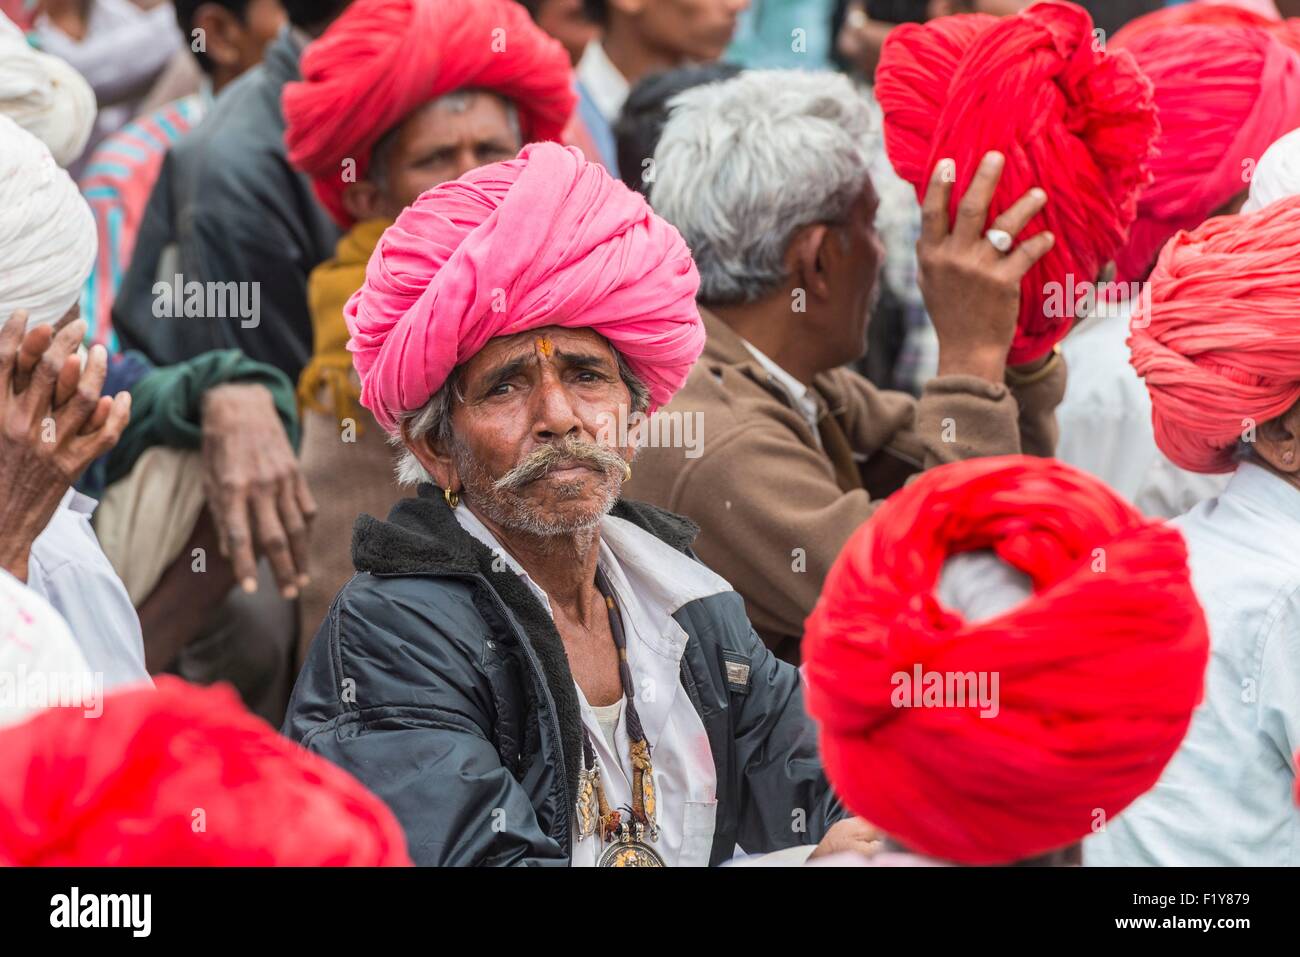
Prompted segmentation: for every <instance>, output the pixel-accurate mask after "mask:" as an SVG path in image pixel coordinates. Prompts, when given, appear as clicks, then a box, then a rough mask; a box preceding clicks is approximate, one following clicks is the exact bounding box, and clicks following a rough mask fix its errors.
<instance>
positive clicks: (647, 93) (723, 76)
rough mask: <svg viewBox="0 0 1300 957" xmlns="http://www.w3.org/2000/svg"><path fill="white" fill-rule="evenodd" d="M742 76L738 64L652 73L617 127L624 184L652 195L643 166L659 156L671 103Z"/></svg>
mask: <svg viewBox="0 0 1300 957" xmlns="http://www.w3.org/2000/svg"><path fill="white" fill-rule="evenodd" d="M738 73H740V67H738V66H736V65H735V64H732V63H710V64H707V65H705V66H684V67H679V68H678V69H676V70H669V71H668V72H666V73H652V74H651V75H650V76H647V77H644V78H643V79H642V80H641V81H640V82H638V83H637V85H636V86H634V87H633V88H632V92H631V93H629V94H628V97H627V102H626V103H624V104H623V112H622V113H621V114H620V115H619V118H618V122H617V123H615V124H614V139H615V142H616V145H617V150H618V170H619V175H620V176H622V178H623V182H624V183H626V184H627V185H628V186H629V187H630V188H632V189H634V190H636V191H637V192H638V193H642V194H645V193H647V192H648V189H649V186H648V184H647V183H646V182H645V181H644V180H643V179H642V169H643V167H642V163H643V162H644V161H645V160H647V159H649V158H650V157H652V156H654V155H655V147H657V146H658V145H659V137H660V136H662V135H663V132H664V126H665V125H666V124H667V123H668V101H669V100H671V99H672V98H673V97H675V96H676V95H677V94H678V93H685V92H686V91H687V90H690V89H693V88H694V87H697V86H704V85H705V84H706V83H719V82H721V81H723V80H730V79H731V78H732V77H733V76H735V75H736V74H738Z"/></svg>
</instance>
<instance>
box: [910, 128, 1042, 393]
mask: <svg viewBox="0 0 1300 957" xmlns="http://www.w3.org/2000/svg"><path fill="white" fill-rule="evenodd" d="M1005 162H1006V161H1005V159H1004V158H1003V156H1002V154H1001V153H986V154H985V156H984V159H983V160H982V161H981V163H980V167H979V170H978V171H977V172H976V173H975V177H974V179H972V180H971V184H970V187H969V188H968V189H967V190H966V194H965V195H964V196H963V197H962V198H961V202H960V203H959V204H958V206H957V220H956V222H955V223H954V224H953V227H952V229H951V230H949V228H948V208H949V205H950V203H951V200H952V182H953V179H954V178H955V177H954V175H953V168H952V165H951V164H952V161H951V160H941V161H940V162H939V163H938V164H936V166H935V170H934V175H933V176H932V177H931V178H930V185H929V188H928V189H927V190H926V194H925V202H924V203H923V204H922V209H921V239H920V241H919V242H918V243H917V246H916V252H917V265H918V268H919V272H918V276H917V283H918V285H919V286H920V288H921V295H922V296H923V297H924V299H925V307H926V310H927V311H928V312H929V313H930V319H931V320H932V321H933V322H934V330H935V333H936V334H937V336H938V338H939V374H940V375H976V376H980V377H981V378H984V379H987V380H989V381H991V382H1001V381H1002V380H1003V375H1004V374H1005V372H1006V360H1007V350H1009V349H1010V348H1011V340H1012V339H1013V338H1014V337H1015V333H1016V319H1017V318H1018V316H1019V314H1020V281H1021V280H1022V279H1024V277H1025V274H1026V273H1028V272H1029V270H1030V269H1031V268H1032V267H1033V265H1034V263H1036V262H1038V260H1040V259H1042V258H1043V257H1044V256H1045V255H1047V252H1048V251H1049V250H1050V249H1051V248H1052V245H1053V244H1054V243H1055V242H1056V239H1055V237H1054V236H1053V235H1052V234H1051V233H1049V232H1041V233H1038V234H1036V235H1034V236H1031V237H1030V238H1029V239H1027V240H1025V241H1024V242H1023V243H1020V244H1019V245H1017V246H1014V247H1013V248H1012V249H1011V252H1009V253H1001V252H998V250H997V249H995V248H994V246H993V244H992V243H991V242H989V241H988V239H986V238H985V236H984V233H985V225H984V224H985V222H986V221H987V220H988V212H989V204H990V203H991V202H992V201H993V193H994V190H996V189H997V185H998V181H999V180H1000V179H1001V178H1002V169H1003V166H1004V165H1005ZM1046 203H1047V194H1046V193H1045V192H1043V190H1041V189H1038V188H1037V187H1035V188H1034V189H1031V190H1030V191H1029V192H1027V193H1025V195H1024V196H1022V197H1020V199H1018V200H1016V201H1015V203H1013V204H1012V205H1011V206H1010V207H1009V208H1008V209H1007V210H1006V211H1005V212H1003V213H1002V215H1000V216H998V217H997V218H996V219H995V220H994V221H993V225H992V227H990V228H993V229H1001V230H1005V231H1006V232H1008V233H1010V234H1011V236H1012V237H1013V238H1014V237H1015V236H1017V235H1019V233H1020V231H1021V230H1022V229H1024V228H1025V226H1026V225H1028V224H1029V221H1030V220H1031V219H1033V218H1034V216H1036V215H1037V214H1038V213H1039V212H1040V211H1041V210H1042V208H1043V206H1044V205H1046Z"/></svg>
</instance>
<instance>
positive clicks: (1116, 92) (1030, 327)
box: [875, 3, 1158, 363]
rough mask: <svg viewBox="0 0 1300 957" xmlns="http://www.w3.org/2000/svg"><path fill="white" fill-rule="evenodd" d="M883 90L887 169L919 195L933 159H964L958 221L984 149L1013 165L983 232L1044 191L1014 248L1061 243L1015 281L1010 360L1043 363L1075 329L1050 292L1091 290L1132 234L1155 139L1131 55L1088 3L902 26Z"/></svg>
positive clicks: (883, 70)
mask: <svg viewBox="0 0 1300 957" xmlns="http://www.w3.org/2000/svg"><path fill="white" fill-rule="evenodd" d="M875 92H876V98H877V99H878V100H879V102H880V106H881V108H882V109H883V111H884V116H885V146H886V149H887V150H888V153H889V159H890V162H891V163H893V166H894V169H895V170H897V171H898V174H899V175H900V176H902V177H903V179H905V180H907V181H908V182H910V183H911V184H912V185H913V186H915V187H916V192H917V196H918V197H921V196H923V195H924V194H925V190H926V186H927V184H928V183H929V180H930V175H931V173H932V172H933V170H934V167H935V164H936V163H938V161H939V160H941V159H944V158H951V159H953V160H955V161H956V164H957V180H956V183H955V184H954V189H953V194H952V209H951V211H950V212H951V215H952V217H953V218H955V217H956V212H957V204H958V202H959V201H960V200H961V197H962V196H963V195H964V194H965V192H966V188H967V186H968V185H969V184H970V181H971V179H972V177H973V176H974V174H975V170H976V167H977V166H978V164H979V161H980V159H981V157H983V155H984V153H986V152H987V151H989V150H994V149H996V150H1000V151H1001V152H1002V153H1004V154H1005V155H1006V157H1007V163H1006V168H1005V170H1004V171H1003V174H1002V180H1001V182H1000V183H999V185H998V190H997V193H996V195H995V197H994V201H993V204H992V207H991V208H990V210H989V225H992V221H993V219H994V218H996V217H997V216H998V214H1000V213H1002V212H1003V211H1004V210H1005V209H1007V208H1008V207H1009V206H1011V205H1012V203H1014V202H1015V201H1016V200H1017V199H1019V198H1020V197H1021V196H1023V195H1024V194H1025V193H1026V192H1027V191H1028V190H1029V189H1030V188H1031V187H1033V186H1041V187H1042V188H1043V189H1045V190H1046V191H1047V195H1048V204H1047V207H1046V209H1045V210H1044V211H1043V212H1042V213H1040V214H1039V215H1038V216H1036V217H1035V218H1034V220H1033V222H1032V223H1031V224H1030V225H1029V226H1028V227H1027V228H1026V229H1025V230H1024V231H1023V232H1022V233H1021V234H1020V239H1021V240H1024V239H1028V238H1029V237H1030V236H1033V235H1034V234H1036V233H1039V232H1041V231H1043V230H1051V231H1052V232H1053V233H1054V234H1055V235H1056V245H1055V247H1054V248H1053V249H1052V251H1051V252H1049V253H1048V254H1047V255H1046V256H1045V257H1044V258H1043V259H1042V260H1040V261H1039V262H1038V264H1037V265H1035V266H1034V268H1033V269H1031V270H1030V272H1029V274H1028V275H1027V276H1026V277H1025V279H1024V281H1023V283H1022V285H1021V294H1020V320H1019V326H1018V328H1017V332H1016V337H1015V341H1014V342H1013V343H1012V346H1011V352H1010V355H1009V357H1008V358H1009V361H1010V362H1012V363H1021V362H1028V361H1030V360H1032V359H1036V358H1038V357H1040V356H1042V355H1043V354H1044V353H1046V352H1047V351H1048V350H1049V349H1051V347H1052V346H1053V345H1054V344H1055V343H1056V342H1057V341H1058V340H1060V339H1061V338H1062V337H1064V335H1065V334H1066V333H1067V332H1068V331H1069V329H1070V325H1071V323H1072V320H1073V317H1071V316H1068V315H1063V316H1056V315H1050V314H1049V313H1050V312H1051V310H1049V309H1046V308H1045V302H1046V301H1047V299H1048V298H1049V297H1050V296H1051V295H1052V293H1051V285H1050V284H1053V283H1056V284H1060V285H1061V287H1063V288H1071V289H1072V288H1074V287H1076V286H1078V287H1081V286H1083V285H1084V284H1085V283H1090V282H1092V281H1094V280H1095V279H1096V278H1097V276H1098V274H1099V273H1100V272H1101V269H1102V267H1103V266H1104V265H1105V264H1106V263H1107V262H1108V261H1109V260H1110V259H1111V258H1112V256H1113V255H1114V253H1115V251H1116V250H1117V249H1119V248H1120V246H1121V244H1122V243H1123V242H1124V240H1125V238H1126V236H1127V234H1128V227H1129V224H1130V223H1131V222H1132V221H1133V217H1134V215H1135V213H1136V208H1137V207H1136V200H1137V194H1138V191H1139V190H1140V189H1141V188H1142V187H1143V186H1144V185H1145V184H1146V183H1147V182H1148V181H1149V174H1148V165H1147V164H1148V160H1149V158H1150V156H1151V154H1152V148H1153V143H1154V141H1155V138H1156V133H1157V129H1158V125H1157V121H1156V115H1155V109H1154V106H1153V105H1152V99H1151V89H1150V84H1149V83H1147V81H1146V80H1145V79H1144V78H1143V77H1142V75H1141V73H1140V71H1139V70H1138V69H1137V67H1136V66H1135V65H1134V64H1133V61H1132V59H1131V58H1130V57H1128V55H1127V54H1118V55H1111V54H1108V53H1107V52H1105V49H1104V47H1101V45H1099V44H1096V43H1095V39H1094V36H1093V25H1092V18H1091V17H1090V16H1089V15H1088V13H1087V11H1085V10H1084V9H1083V8H1082V7H1079V6H1076V5H1075V4H1072V3H1039V4H1035V5H1034V6H1033V7H1030V8H1029V9H1028V10H1026V11H1024V12H1023V13H1020V14H1018V15H1016V16H1012V17H1003V18H997V17H991V16H985V15H979V14H972V15H965V16H950V17H941V18H939V19H936V20H932V21H930V22H929V23H926V24H923V25H922V24H905V25H903V26H900V27H897V28H896V29H894V30H893V31H892V32H891V33H890V34H889V39H888V40H886V42H885V45H884V49H883V50H882V52H881V56H880V65H879V67H878V69H877V70H876V88H875ZM1070 277H1072V282H1071V278H1070ZM1057 295H1058V296H1059V295H1060V293H1059V292H1058V293H1057ZM1067 295H1069V294H1068V293H1067Z"/></svg>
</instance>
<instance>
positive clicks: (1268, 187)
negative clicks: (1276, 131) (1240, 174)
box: [1241, 129, 1300, 213]
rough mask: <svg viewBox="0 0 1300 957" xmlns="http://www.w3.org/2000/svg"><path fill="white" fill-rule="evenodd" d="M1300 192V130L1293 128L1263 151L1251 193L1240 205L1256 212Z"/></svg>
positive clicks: (1245, 210)
mask: <svg viewBox="0 0 1300 957" xmlns="http://www.w3.org/2000/svg"><path fill="white" fill-rule="evenodd" d="M1297 193H1300V129H1295V130H1292V131H1291V132H1290V133H1288V134H1287V135H1286V136H1284V137H1282V138H1281V139H1280V140H1278V141H1277V142H1276V143H1274V144H1273V145H1272V146H1270V147H1269V148H1268V149H1266V150H1265V151H1264V155H1263V156H1261V157H1260V158H1259V165H1258V166H1256V167H1255V172H1254V175H1252V176H1251V178H1250V195H1249V196H1247V197H1246V202H1245V204H1244V205H1243V206H1242V207H1241V211H1242V212H1243V213H1254V212H1258V211H1259V210H1261V209H1263V208H1264V207H1265V206H1267V205H1268V204H1269V203H1275V202H1277V201H1278V200H1279V199H1284V198H1285V197H1287V196H1294V195H1296V194H1297Z"/></svg>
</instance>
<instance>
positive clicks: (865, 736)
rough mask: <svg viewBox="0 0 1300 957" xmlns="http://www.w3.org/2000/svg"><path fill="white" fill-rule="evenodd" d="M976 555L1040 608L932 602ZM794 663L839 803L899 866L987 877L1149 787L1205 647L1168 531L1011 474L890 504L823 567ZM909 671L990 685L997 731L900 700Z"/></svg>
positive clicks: (1094, 499) (959, 475) (1087, 484)
mask: <svg viewBox="0 0 1300 957" xmlns="http://www.w3.org/2000/svg"><path fill="white" fill-rule="evenodd" d="M981 549H991V550H992V551H993V552H994V553H996V555H997V556H998V557H1000V558H1001V559H1002V560H1003V561H1005V562H1007V563H1008V564H1009V565H1011V566H1012V567H1014V568H1016V569H1019V570H1020V571H1022V572H1024V573H1025V574H1026V575H1027V576H1028V577H1029V578H1030V579H1031V581H1032V582H1033V586H1034V591H1035V594H1034V596H1033V597H1032V598H1029V599H1028V600H1026V601H1025V602H1023V603H1022V604H1020V605H1018V606H1016V607H1013V608H1011V609H1010V610H1008V611H1007V612H1005V613H1003V614H1002V615H999V616H997V617H995V618H992V619H989V620H987V621H981V622H978V623H973V622H968V621H965V620H964V619H963V618H962V617H961V616H960V615H959V614H957V613H955V612H953V611H951V610H949V609H947V608H944V607H942V606H941V605H940V604H939V603H938V601H937V600H936V599H935V597H934V594H933V592H934V588H935V583H936V581H937V579H938V576H939V573H940V570H941V568H942V566H943V564H944V561H945V560H946V559H947V558H948V557H949V556H952V555H956V554H958V553H961V552H969V551H975V550H981ZM803 649H804V661H805V674H806V677H807V683H808V694H807V701H808V709H809V711H810V712H811V713H812V715H813V717H814V718H816V719H817V721H818V722H819V724H820V729H821V749H822V760H823V762H824V764H825V766H826V773H827V775H828V776H829V778H830V780H831V783H832V785H833V786H834V788H835V791H836V793H837V794H839V795H840V797H841V798H842V799H843V800H844V802H845V804H846V805H847V806H848V807H849V808H850V809H852V810H853V812H854V813H856V814H859V815H861V816H862V817H864V818H866V819H867V820H868V821H870V822H871V823H872V824H875V825H876V826H877V827H879V828H881V829H882V830H884V831H885V832H886V833H888V834H890V835H892V836H894V837H895V838H897V839H898V840H900V841H902V842H903V843H904V844H906V845H907V846H908V847H909V848H910V849H912V850H915V851H918V852H920V853H923V854H928V855H931V856H934V857H939V858H943V859H945V860H951V861H957V862H959V863H963V864H1002V863H1009V862H1012V861H1016V860H1020V859H1023V858H1027V857H1032V856H1034V855H1037V854H1041V853H1045V852H1047V851H1050V850H1054V849H1057V848H1061V847H1065V846H1067V845H1069V844H1072V843H1074V842H1075V841H1077V840H1079V839H1080V838H1082V837H1084V836H1086V835H1087V834H1088V833H1089V832H1090V830H1091V828H1092V827H1093V826H1094V825H1095V824H1096V823H1097V821H1098V820H1103V822H1104V820H1109V819H1110V818H1111V817H1113V816H1114V815H1116V814H1118V813H1119V812H1120V811H1122V810H1123V809H1124V808H1125V807H1126V806H1127V805H1128V804H1129V803H1131V802H1132V801H1133V800H1134V799H1135V798H1137V797H1138V796H1139V795H1141V794H1142V793H1143V792H1145V791H1146V790H1148V789H1149V788H1150V787H1151V786H1152V785H1154V784H1155V782H1156V779H1157V778H1158V777H1159V776H1160V773H1161V771H1162V770H1163V768H1164V766H1165V764H1166V763H1167V762H1168V761H1169V759H1170V758H1171V757H1172V756H1173V754H1174V752H1175V750H1176V749H1177V748H1178V745H1179V743H1180V742H1181V741H1182V739H1183V735H1184V734H1185V733H1186V731H1187V727H1188V725H1189V723H1190V722H1191V717H1192V711H1193V709H1194V708H1195V707H1196V705H1197V703H1198V702H1199V701H1200V700H1201V690H1202V683H1203V678H1204V672H1205V667H1206V663H1207V661H1208V657H1209V638H1208V635H1207V633H1206V625H1205V618H1204V615H1203V613H1202V611H1201V607H1200V605H1199V604H1198V603H1197V600H1196V595H1195V593H1194V592H1193V591H1192V586H1191V582H1190V579H1189V575H1188V570H1187V550H1186V546H1185V545H1184V544H1183V539H1182V536H1181V535H1180V534H1179V533H1178V531H1176V530H1175V529H1174V528H1172V527H1170V526H1168V525H1165V524H1162V523H1160V522H1156V521H1151V520H1148V519H1145V518H1143V517H1142V516H1141V515H1140V514H1138V512H1137V511H1136V510H1135V509H1133V508H1132V507H1131V506H1130V505H1128V504H1127V503H1125V502H1124V501H1123V500H1121V499H1120V498H1119V497H1118V496H1117V495H1116V494H1115V493H1114V492H1112V491H1110V489H1108V488H1107V487H1106V486H1105V485H1103V484H1102V483H1101V482H1099V481H1097V480H1096V479H1094V478H1092V477H1091V476H1089V475H1086V474H1085V473H1083V472H1080V471H1078V470H1076V469H1074V468H1071V467H1070V466H1067V465H1063V464H1061V463H1059V462H1057V461H1055V460H1054V459H1040V458H1030V457H1025V456H1007V457H1003V458H984V459H972V460H970V461H966V462H959V463H956V464H953V465H946V466H943V467H940V468H937V469H933V470H931V471H929V472H926V473H925V474H924V475H922V476H921V477H920V478H919V479H917V480H916V481H915V482H914V483H912V484H911V485H909V486H908V487H907V488H905V489H904V490H903V491H901V492H898V493H896V494H895V495H894V496H892V497H891V498H890V499H889V500H888V501H886V502H885V504H884V505H882V506H881V508H880V509H879V510H878V511H877V512H876V513H875V515H873V516H872V517H871V519H870V520H868V521H867V522H866V524H864V525H863V526H862V527H861V528H859V529H858V530H857V531H856V532H855V533H854V534H853V536H852V537H851V538H850V539H849V541H848V543H847V544H846V545H845V546H844V550H843V551H842V552H841V553H840V556H839V558H838V559H836V561H835V564H834V566H832V568H831V571H830V574H829V575H828V576H827V578H826V583H825V586H824V588H823V591H822V595H821V598H820V599H819V600H818V603H817V607H816V608H814V609H813V613H812V615H811V616H810V617H809V619H808V622H807V626H806V632H805V636H804V644H803ZM918 670H919V671H920V673H921V674H933V673H938V674H939V675H940V676H941V677H942V676H948V675H953V676H957V675H963V674H966V673H973V674H976V675H979V674H983V675H985V676H988V684H990V685H991V683H992V677H991V676H993V675H996V676H997V678H998V686H997V690H998V697H997V704H998V709H997V713H996V715H994V716H989V717H981V712H980V710H979V709H978V708H975V707H952V706H948V707H938V706H930V707H914V706H909V703H908V702H907V701H905V700H904V701H899V700H898V695H899V691H898V689H899V687H900V686H901V685H900V679H899V678H898V677H897V676H899V675H903V676H911V675H914V674H916V673H917V672H918ZM945 703H946V704H949V705H951V704H954V703H957V702H956V701H947V702H945ZM1098 812H1101V813H1104V814H1105V815H1106V817H1105V818H1104V819H1100V818H1099V817H1098Z"/></svg>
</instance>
